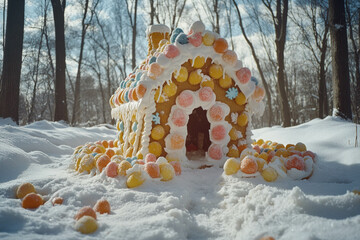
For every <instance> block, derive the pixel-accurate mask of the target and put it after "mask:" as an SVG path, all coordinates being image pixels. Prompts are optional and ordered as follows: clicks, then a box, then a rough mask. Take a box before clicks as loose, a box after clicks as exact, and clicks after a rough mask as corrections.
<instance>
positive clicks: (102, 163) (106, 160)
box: [96, 154, 110, 172]
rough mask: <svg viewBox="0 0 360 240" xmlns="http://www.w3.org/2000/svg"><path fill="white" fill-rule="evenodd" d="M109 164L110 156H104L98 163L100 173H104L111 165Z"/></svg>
mask: <svg viewBox="0 0 360 240" xmlns="http://www.w3.org/2000/svg"><path fill="white" fill-rule="evenodd" d="M109 162H110V158H109V156H108V155H105V154H104V155H102V156H101V157H99V159H98V160H97V161H96V167H97V169H99V171H100V172H102V170H103V169H104V168H105V167H106V166H107V165H108V164H109Z"/></svg>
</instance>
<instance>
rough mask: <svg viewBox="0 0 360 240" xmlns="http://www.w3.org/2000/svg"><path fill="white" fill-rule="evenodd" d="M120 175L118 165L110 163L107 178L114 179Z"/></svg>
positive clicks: (107, 168)
mask: <svg viewBox="0 0 360 240" xmlns="http://www.w3.org/2000/svg"><path fill="white" fill-rule="evenodd" d="M117 175H118V164H117V163H116V162H110V163H109V164H108V165H107V167H106V176H108V177H111V178H114V177H116V176H117Z"/></svg>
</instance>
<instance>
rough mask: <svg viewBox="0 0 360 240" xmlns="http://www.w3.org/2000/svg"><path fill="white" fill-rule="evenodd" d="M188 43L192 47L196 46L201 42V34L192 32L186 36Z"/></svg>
mask: <svg viewBox="0 0 360 240" xmlns="http://www.w3.org/2000/svg"><path fill="white" fill-rule="evenodd" d="M188 40H189V42H190V44H192V45H193V46H194V47H198V46H200V45H201V43H202V36H201V33H193V34H191V35H190V36H189V38H188Z"/></svg>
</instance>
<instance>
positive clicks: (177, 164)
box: [170, 161, 181, 176]
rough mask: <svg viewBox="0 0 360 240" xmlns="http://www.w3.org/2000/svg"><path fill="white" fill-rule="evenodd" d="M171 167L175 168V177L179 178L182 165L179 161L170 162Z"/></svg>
mask: <svg viewBox="0 0 360 240" xmlns="http://www.w3.org/2000/svg"><path fill="white" fill-rule="evenodd" d="M170 164H171V166H173V168H174V170H175V175H176V176H179V175H181V164H180V162H178V161H172V162H170Z"/></svg>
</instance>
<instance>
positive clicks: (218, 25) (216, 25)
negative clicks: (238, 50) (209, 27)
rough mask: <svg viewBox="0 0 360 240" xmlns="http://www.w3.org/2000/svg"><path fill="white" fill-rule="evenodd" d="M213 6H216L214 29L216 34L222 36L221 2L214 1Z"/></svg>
mask: <svg viewBox="0 0 360 240" xmlns="http://www.w3.org/2000/svg"><path fill="white" fill-rule="evenodd" d="M213 4H214V13H215V28H214V32H216V33H218V34H220V24H219V21H220V19H219V10H218V7H219V0H213Z"/></svg>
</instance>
